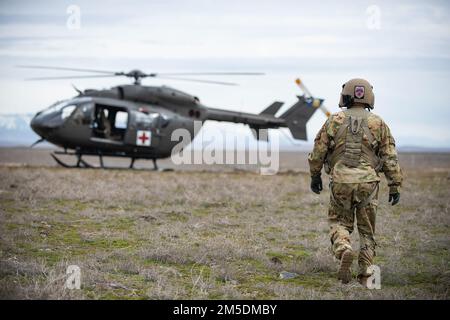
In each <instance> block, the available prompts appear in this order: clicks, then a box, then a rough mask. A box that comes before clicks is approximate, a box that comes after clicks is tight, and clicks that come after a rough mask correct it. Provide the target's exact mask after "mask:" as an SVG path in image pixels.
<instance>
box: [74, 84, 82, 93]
mask: <svg viewBox="0 0 450 320" xmlns="http://www.w3.org/2000/svg"><path fill="white" fill-rule="evenodd" d="M72 88H74V89H75V91H76V92H78V94H83V91H81V90H80V89H78V88H77V87H75V85H74V84H73V83H72Z"/></svg>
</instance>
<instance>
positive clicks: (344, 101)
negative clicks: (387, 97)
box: [339, 79, 375, 109]
mask: <svg viewBox="0 0 450 320" xmlns="http://www.w3.org/2000/svg"><path fill="white" fill-rule="evenodd" d="M354 103H362V104H365V105H366V106H367V108H369V109H373V105H374V104H375V96H374V94H373V87H372V85H371V84H370V83H369V82H368V81H367V80H364V79H351V80H349V81H347V82H346V83H344V84H343V85H342V92H341V99H340V101H339V108H349V107H350V106H351V105H352V104H354Z"/></svg>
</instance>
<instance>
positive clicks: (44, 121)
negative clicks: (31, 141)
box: [30, 112, 62, 138]
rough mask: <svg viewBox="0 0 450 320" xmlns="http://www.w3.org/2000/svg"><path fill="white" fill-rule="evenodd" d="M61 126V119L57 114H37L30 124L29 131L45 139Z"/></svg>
mask: <svg viewBox="0 0 450 320" xmlns="http://www.w3.org/2000/svg"><path fill="white" fill-rule="evenodd" d="M61 124H62V121H61V117H60V116H59V115H58V114H47V115H44V114H42V113H41V112H38V113H37V114H36V115H35V116H34V117H33V119H31V122H30V126H31V129H33V131H34V132H36V133H37V134H38V135H39V136H41V137H42V138H47V137H48V136H49V135H50V134H51V133H52V132H53V131H54V130H55V129H56V128H58V127H59V126H60V125H61Z"/></svg>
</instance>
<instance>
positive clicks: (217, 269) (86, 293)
mask: <svg viewBox="0 0 450 320" xmlns="http://www.w3.org/2000/svg"><path fill="white" fill-rule="evenodd" d="M47 157H48V150H32V151H29V150H25V149H24V150H21V149H0V298H13V299H448V298H449V296H450V294H449V288H450V253H449V249H450V215H449V207H450V188H449V183H450V154H402V155H401V157H400V159H401V164H402V166H403V169H404V173H405V186H404V188H403V190H402V194H401V202H400V204H399V205H398V206H394V207H392V206H389V204H388V203H387V197H388V195H387V193H388V191H387V187H386V183H385V181H384V179H383V183H382V188H381V189H380V203H379V212H378V217H377V239H376V240H377V242H378V245H379V247H378V250H377V256H376V260H375V263H376V264H377V265H378V266H380V268H381V285H382V288H381V289H380V290H368V289H365V288H363V287H361V286H360V285H359V284H358V283H357V282H356V281H355V280H353V281H352V282H351V283H350V284H348V285H342V284H340V283H339V282H338V281H337V280H336V268H337V263H336V261H334V260H333V258H332V256H331V254H330V252H329V245H330V242H329V239H328V224H327V219H326V216H327V204H328V198H329V191H328V187H325V190H324V192H322V194H321V195H315V194H313V193H312V192H310V190H309V175H308V173H307V164H306V154H296V153H285V154H283V155H282V156H281V158H280V159H281V171H280V173H279V174H277V175H273V176H262V175H259V174H257V173H255V172H254V171H253V170H248V171H246V170H242V168H240V167H239V168H236V167H219V168H217V167H196V168H192V167H182V168H175V171H171V172H167V171H166V172H154V171H148V170H135V171H132V170H101V169H64V168H58V167H56V166H54V165H53V163H52V162H51V161H50V162H49V161H48V159H47ZM48 158H49V157H48ZM50 160H51V159H50ZM164 164H165V165H166V166H167V168H169V167H170V162H161V166H162V167H163V166H164ZM149 165H150V164H149ZM237 169H238V170H237ZM324 184H325V185H327V183H326V181H324ZM353 244H354V248H355V249H357V248H358V237H357V234H353ZM355 263H356V262H355ZM69 265H77V266H79V268H80V272H81V289H80V290H77V289H74V290H69V289H67V288H65V281H66V279H67V275H66V269H67V267H68V266H69ZM354 267H355V268H354V269H356V264H355V266H354ZM282 271H288V272H294V273H296V274H297V277H295V278H293V279H280V273H281V272H282ZM354 275H355V276H356V274H354Z"/></svg>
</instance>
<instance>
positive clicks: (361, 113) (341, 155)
mask: <svg viewBox="0 0 450 320" xmlns="http://www.w3.org/2000/svg"><path fill="white" fill-rule="evenodd" d="M372 88H373V87H372V86H371V85H370V83H369V82H367V81H366V80H363V79H352V80H350V81H348V82H347V83H345V84H344V85H343V86H342V93H341V98H340V102H339V107H340V108H345V110H344V111H341V112H338V113H335V114H333V115H331V116H330V118H329V119H328V120H327V121H326V123H325V124H324V125H323V127H322V128H321V129H320V131H319V133H318V134H317V136H316V138H315V140H314V149H313V151H312V153H310V154H309V157H308V161H309V166H310V171H311V190H312V191H313V192H315V193H317V194H319V193H320V191H322V178H321V170H322V166H323V167H324V169H325V172H326V173H327V174H329V175H330V194H331V197H330V206H329V211H328V220H329V223H330V239H331V244H332V251H333V254H334V256H335V257H336V258H337V259H338V260H340V267H339V271H338V279H339V280H341V281H342V283H348V282H350V280H351V265H352V262H353V257H354V255H353V250H352V246H351V243H350V234H351V233H352V231H353V227H354V221H355V216H356V222H357V227H358V233H359V237H360V250H359V256H358V265H359V273H358V281H359V282H360V283H361V284H363V285H365V286H366V285H367V279H368V277H369V276H370V275H371V274H370V272H369V270H368V268H369V267H370V266H371V265H372V263H373V257H374V256H375V247H376V242H375V238H374V234H375V217H376V210H377V206H378V189H379V181H380V177H379V174H378V173H379V172H384V174H385V176H386V179H387V182H388V186H389V202H392V205H395V204H397V203H398V202H399V200H400V187H401V184H402V172H401V169H400V166H399V164H398V158H397V152H396V150H395V141H394V138H393V137H392V135H391V132H390V130H389V127H388V126H387V125H386V123H384V121H383V120H382V119H381V118H380V117H379V116H377V115H375V114H373V113H371V112H370V110H371V109H373V107H374V101H375V98H374V94H373V91H372Z"/></svg>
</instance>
